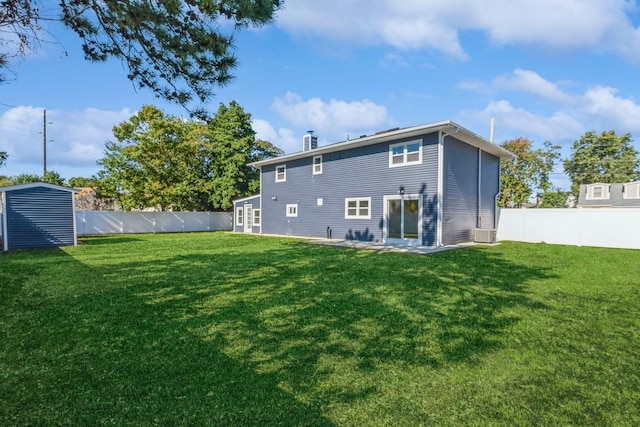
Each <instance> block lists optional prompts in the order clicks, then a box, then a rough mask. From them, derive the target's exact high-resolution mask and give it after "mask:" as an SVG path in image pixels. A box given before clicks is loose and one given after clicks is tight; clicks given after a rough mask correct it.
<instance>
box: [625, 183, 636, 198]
mask: <svg viewBox="0 0 640 427" xmlns="http://www.w3.org/2000/svg"><path fill="white" fill-rule="evenodd" d="M622 188H623V191H622V197H623V198H624V199H640V181H635V182H627V183H626V184H622ZM629 189H633V190H635V191H633V192H632V193H633V194H632V195H631V196H629V195H628V194H629V191H628V190H629Z"/></svg>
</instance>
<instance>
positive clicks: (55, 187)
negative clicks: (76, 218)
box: [0, 182, 80, 193]
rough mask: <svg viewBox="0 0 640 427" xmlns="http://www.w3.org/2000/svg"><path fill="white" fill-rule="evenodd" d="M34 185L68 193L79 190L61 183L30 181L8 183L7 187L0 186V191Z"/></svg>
mask: <svg viewBox="0 0 640 427" xmlns="http://www.w3.org/2000/svg"><path fill="white" fill-rule="evenodd" d="M35 187H44V188H51V189H53V190H61V191H68V192H70V193H79V192H80V190H78V189H75V188H71V187H63V186H62V185H54V184H48V183H46V182H31V183H29V184H20V185H10V186H8V187H0V193H6V192H8V191H16V190H26V189H28V188H35Z"/></svg>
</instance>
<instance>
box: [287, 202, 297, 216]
mask: <svg viewBox="0 0 640 427" xmlns="http://www.w3.org/2000/svg"><path fill="white" fill-rule="evenodd" d="M287 216H290V217H296V216H298V204H297V203H292V204H288V205H287Z"/></svg>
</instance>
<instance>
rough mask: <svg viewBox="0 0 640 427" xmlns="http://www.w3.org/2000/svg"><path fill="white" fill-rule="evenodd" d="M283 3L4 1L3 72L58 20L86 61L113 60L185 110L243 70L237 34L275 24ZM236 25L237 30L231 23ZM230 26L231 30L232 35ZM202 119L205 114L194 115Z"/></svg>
mask: <svg viewBox="0 0 640 427" xmlns="http://www.w3.org/2000/svg"><path fill="white" fill-rule="evenodd" d="M283 4H284V0H217V1H213V0H155V1H150V0H144V1H143V0H130V1H95V0H60V1H59V9H52V8H50V7H49V5H47V6H48V7H47V8H44V9H41V8H39V7H38V6H39V2H38V0H3V1H0V6H2V8H1V9H0V34H6V35H3V36H2V38H0V44H2V45H13V46H15V49H14V50H13V51H11V52H8V53H2V54H0V68H2V67H6V66H7V64H8V62H9V60H10V59H11V58H12V57H15V56H21V55H24V54H25V52H26V51H29V50H35V49H37V48H38V45H39V44H40V42H41V40H42V38H41V32H42V29H41V28H40V24H39V23H40V21H43V20H55V21H60V22H62V23H63V24H64V25H65V26H66V27H68V28H70V29H72V30H73V31H75V33H76V34H77V35H78V36H79V37H80V38H81V40H82V43H83V44H82V48H83V51H84V55H85V58H86V59H88V60H90V61H98V62H99V61H106V60H107V59H108V58H110V57H113V58H117V59H119V60H121V61H122V62H123V64H124V65H125V66H126V67H127V69H128V75H127V77H128V78H129V79H130V80H131V81H133V82H134V84H136V85H137V86H138V87H139V88H144V87H148V88H150V89H151V90H152V91H153V92H154V93H155V94H156V95H157V96H159V97H161V98H164V99H167V100H170V101H174V102H178V103H180V104H181V105H183V106H185V108H187V109H189V108H188V107H187V105H189V104H191V103H192V102H193V101H194V95H195V98H197V99H196V100H197V101H200V102H204V101H206V100H207V99H209V98H210V97H211V96H212V95H213V93H212V89H211V87H212V86H223V85H225V84H227V83H228V82H229V81H230V79H231V78H232V75H231V70H232V69H233V68H234V67H235V66H236V65H237V63H236V58H235V56H234V55H233V40H234V32H235V31H237V30H239V29H241V28H244V27H248V26H262V25H265V24H268V23H270V22H272V20H273V18H274V15H275V12H276V11H277V10H278V9H280V8H281V7H282V6H283ZM225 24H231V25H225ZM224 28H232V29H230V30H229V31H228V32H227V34H225V33H224V32H223V29H224ZM190 111H191V112H192V113H194V114H204V112H203V110H199V109H197V110H190Z"/></svg>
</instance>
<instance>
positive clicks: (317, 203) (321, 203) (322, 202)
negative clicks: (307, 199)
mask: <svg viewBox="0 0 640 427" xmlns="http://www.w3.org/2000/svg"><path fill="white" fill-rule="evenodd" d="M316 205H317V206H322V205H324V199H323V198H322V197H318V198H317V199H316Z"/></svg>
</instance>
